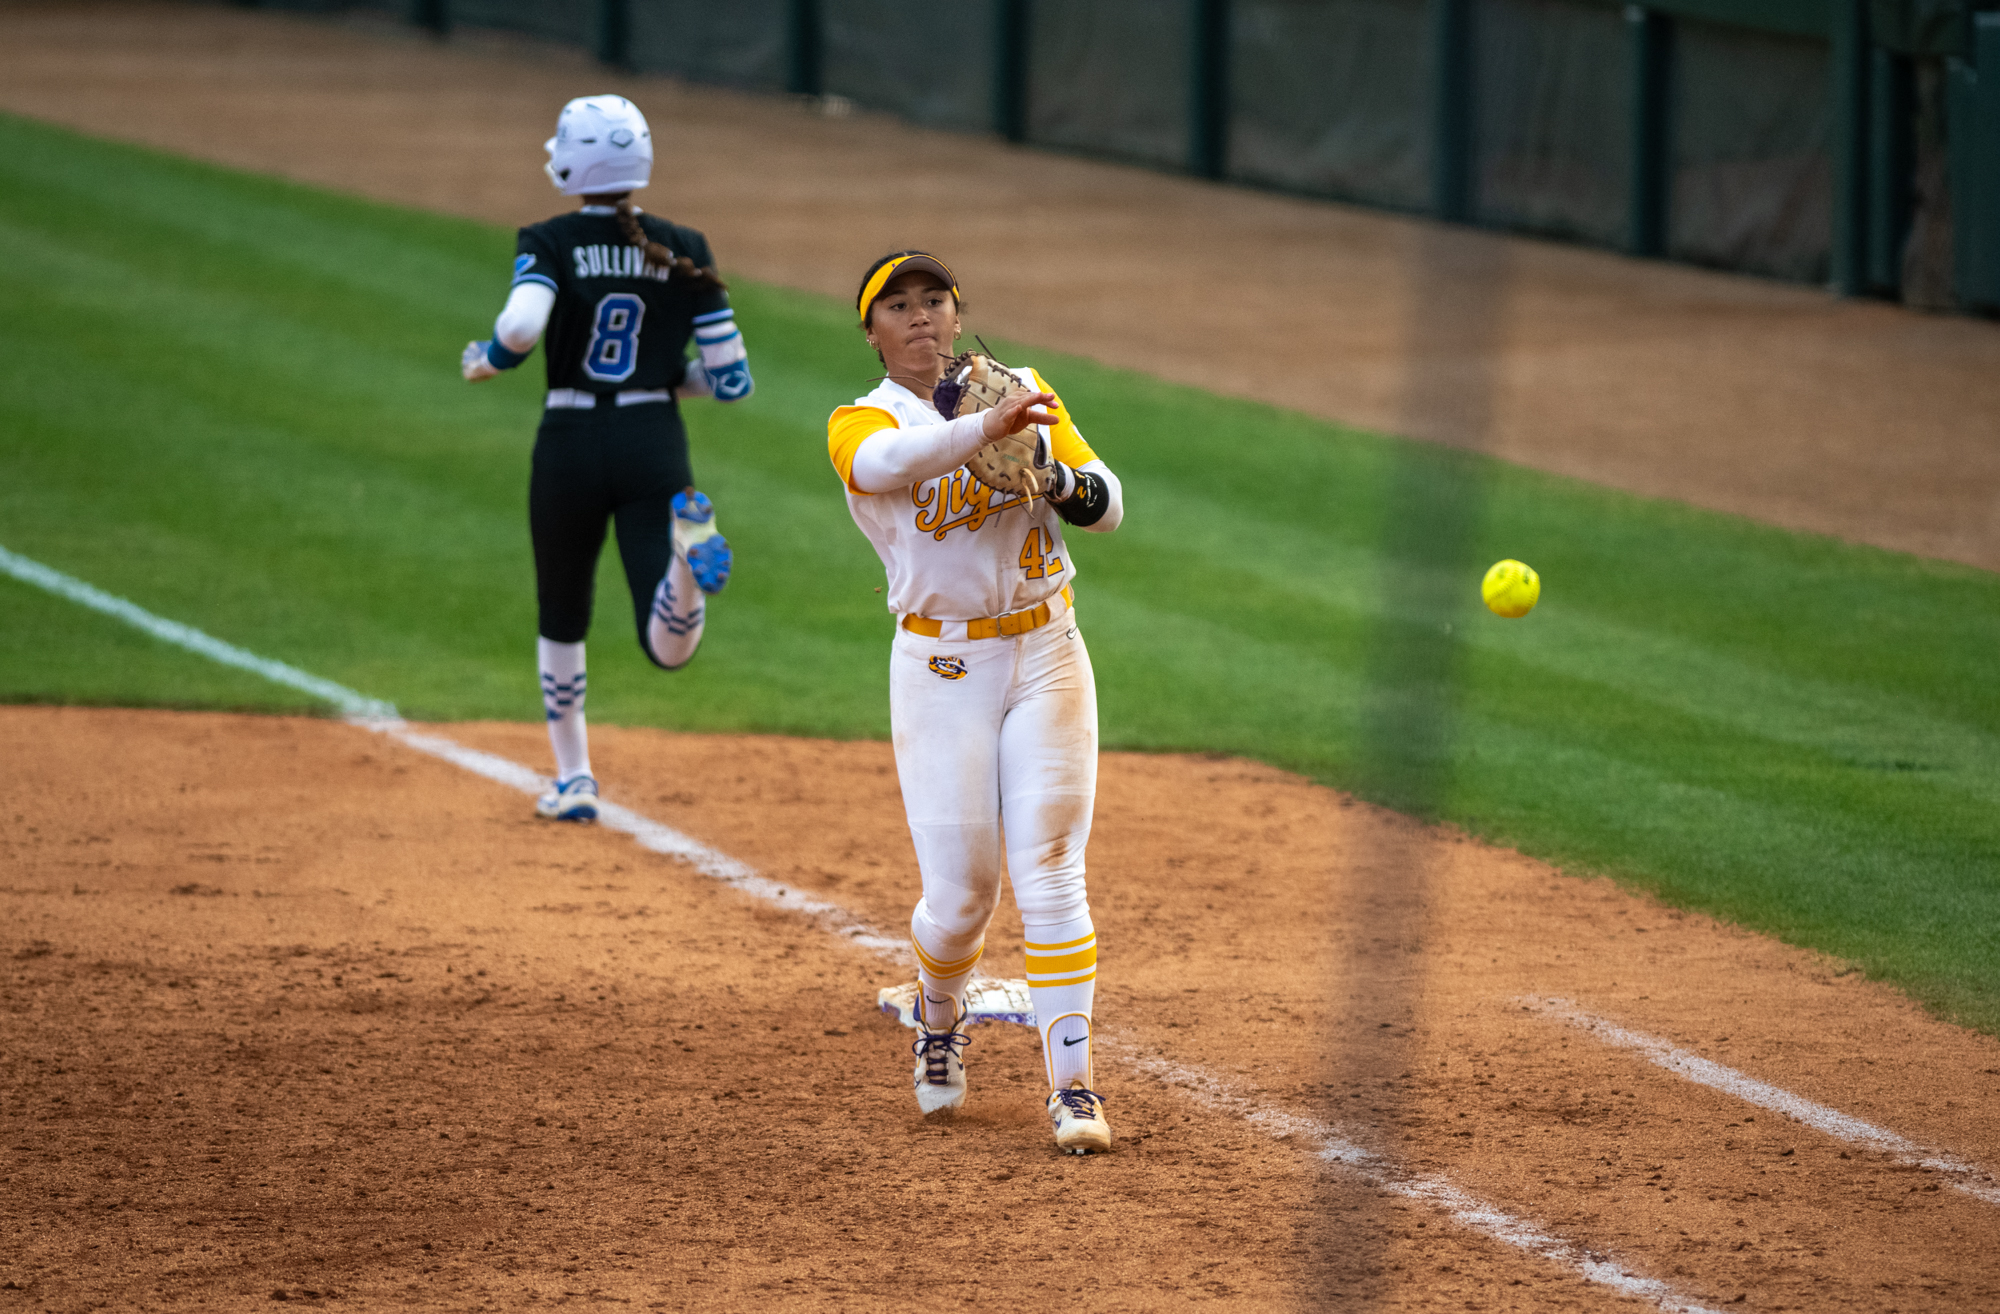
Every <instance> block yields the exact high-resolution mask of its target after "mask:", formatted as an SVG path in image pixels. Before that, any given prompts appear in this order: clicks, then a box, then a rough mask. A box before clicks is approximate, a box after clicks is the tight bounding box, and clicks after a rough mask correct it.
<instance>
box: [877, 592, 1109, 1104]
mask: <svg viewBox="0 0 2000 1314" xmlns="http://www.w3.org/2000/svg"><path fill="white" fill-rule="evenodd" d="M1057 605H1058V606H1059V607H1060V606H1061V604H1060V603H1058V604H1057ZM889 711H890V723H891V726H892V728H893V731H894V735H895V746H896V774H897V776H898V777H899V778H900V780H901V782H902V787H903V808H904V811H905V812H906V813H907V814H908V817H909V823H910V838H911V840H912V841H913V842H914V844H915V846H916V851H917V866H918V868H919V869H920V870H921V872H922V874H923V886H924V889H923V898H922V899H921V900H919V901H918V903H917V907H916V911H915V913H914V914H913V915H912V916H911V919H910V936H911V939H912V941H913V942H914V943H915V945H916V948H917V957H918V962H919V976H920V979H921V981H922V984H923V987H924V989H923V992H922V993H923V995H924V996H925V998H926V999H927V1000H929V1001H930V1002H931V1007H932V1011H931V1012H930V1013H928V1014H927V1019H928V1020H932V1021H939V1022H942V1021H947V1020H949V1019H950V1017H952V1016H955V1013H953V1014H946V1013H944V1010H943V1005H944V1003H945V998H946V997H949V998H950V999H952V1000H953V1001H955V1003H954V1008H956V1007H962V1006H963V1002H964V994H965V987H966V984H967V982H969V981H970V979H971V977H972V972H973V969H974V967H976V966H977V965H978V962H979V955H980V953H981V951H982V950H983V948H984V944H985V937H986V927H987V925H988V923H989V922H991V921H992V919H993V912H994V909H995V908H996V907H997V906H998V905H999V901H1000V877H1001V873H1002V871H1003V869H1004V870H1005V871H1006V873H1007V874H1008V875H1009V876H1010V877H1011V878H1012V880H1013V882H1014V902H1015V904H1016V905H1017V906H1018V907H1019V908H1020V910H1021V922H1022V928H1023V931H1024V932H1025V937H1026V939H1027V942H1028V947H1027V970H1028V984H1029V986H1030V987H1031V991H1032V994H1033V996H1034V1000H1035V1014H1036V1020H1037V1022H1038V1023H1039V1025H1040V1030H1041V1033H1042V1045H1043V1056H1044V1059H1045V1060H1046V1061H1047V1063H1048V1068H1049V1080H1050V1084H1051V1086H1052V1087H1054V1088H1065V1087H1067V1086H1068V1085H1069V1084H1070V1081H1071V1080H1072V1079H1076V1080H1081V1081H1082V1082H1083V1084H1084V1085H1085V1086H1089V1085H1090V1084H1091V1069H1090V1053H1089V1051H1090V1048H1091V1046H1090V1045H1089V1043H1088V1040H1089V1034H1090V1016H1091V1007H1092V1003H1093V1000H1094V997H1095V994H1096V985H1095V982H1096V979H1097V941H1096V935H1095V930H1094V928H1093V926H1092V924H1091V920H1090V909H1089V903H1088V899H1087V897H1086V894H1085V890H1084V846H1085V845H1086V844H1087V843H1088V841H1089V839H1090V822H1091V809H1092V806H1093V804H1094V802H1095V799H1096V794H1097V686H1096V683H1095V681H1094V679H1093V678H1092V675H1091V670H1090V653H1089V650H1088V649H1087V648H1085V646H1084V642H1083V636H1082V635H1081V633H1079V632H1078V630H1077V627H1076V617H1075V615H1074V613H1072V612H1069V611H1067V610H1066V609H1065V610H1063V611H1060V612H1058V614H1057V615H1055V616H1054V617H1053V618H1052V619H1051V620H1050V621H1049V623H1048V624H1046V625H1043V626H1042V627H1041V628H1040V629H1036V630H1030V631H1029V632H1028V633H1026V634H1020V635H1014V636H1011V637H1001V638H995V639H955V640H953V639H930V638H925V637H923V636H921V635H917V634H913V633H911V632H910V631H908V630H906V629H902V628H900V627H899V628H898V629H897V631H896V642H895V646H894V649H893V651H892V654H891V657H890V663H889Z"/></svg>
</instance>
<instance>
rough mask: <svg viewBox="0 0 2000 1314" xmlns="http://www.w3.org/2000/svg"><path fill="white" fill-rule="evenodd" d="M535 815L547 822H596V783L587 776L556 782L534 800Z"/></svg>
mask: <svg viewBox="0 0 2000 1314" xmlns="http://www.w3.org/2000/svg"><path fill="white" fill-rule="evenodd" d="M535 815H536V816H538V817H541V818H544V819H545V820H548V821H595V820H597V782H596V781H595V780H592V779H591V778H590V777H589V776H577V777H575V778H574V779H571V780H565V781H560V782H558V783H557V785H556V787H555V788H554V789H551V790H550V791H549V792H548V793H546V794H544V795H542V796H541V797H540V798H538V799H536V800H535Z"/></svg>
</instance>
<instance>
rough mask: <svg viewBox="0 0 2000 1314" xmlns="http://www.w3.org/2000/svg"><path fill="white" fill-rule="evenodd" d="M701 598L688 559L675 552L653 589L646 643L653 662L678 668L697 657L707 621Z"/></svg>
mask: <svg viewBox="0 0 2000 1314" xmlns="http://www.w3.org/2000/svg"><path fill="white" fill-rule="evenodd" d="M702 598H703V595H702V591H701V589H700V588H698V587H696V585H695V582H694V572H693V571H692V570H690V569H689V568H688V563H687V558H685V557H683V556H682V555H681V554H680V553H679V552H678V551H677V552H675V553H674V562H673V564H672V565H671V566H668V567H667V573H666V574H665V575H663V576H661V577H660V586H659V587H658V588H656V589H654V590H653V614H652V615H651V616H650V617H648V618H647V620H646V646H647V647H648V648H650V649H651V650H652V653H653V660H654V661H656V662H658V663H659V664H660V665H662V666H665V667H668V668H669V669H677V668H679V667H682V666H686V665H687V664H688V663H689V662H691V661H693V660H694V650H695V649H696V648H699V647H701V631H702V627H703V626H705V625H707V623H708V610H707V608H706V607H705V606H704V605H703V602H702ZM579 646H580V645H579Z"/></svg>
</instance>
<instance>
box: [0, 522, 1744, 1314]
mask: <svg viewBox="0 0 2000 1314" xmlns="http://www.w3.org/2000/svg"><path fill="white" fill-rule="evenodd" d="M0 571H4V572H5V573H6V574H9V575H12V576H13V577H14V578H15V579H18V580H21V581H22V582H24V583H27V584H33V585H35V586H36V587H38V588H43V589H47V590H48V591H49V592H51V593H54V594H56V595H57V596H59V597H64V598H68V599H69V600H70V601H72V602H76V603H80V604H81V605H83V606H85V607H89V608H90V609H91V610H93V611H99V612H103V613H104V614H105V615H107V616H114V617H116V618H118V619H119V620H122V621H124V622H126V623H127V624H129V625H132V626H134V627H136V628H138V629H141V630H144V631H145V632H146V633H148V634H150V635H152V636H153V637H154V638H156V639H159V640H161V641H163V642H165V643H171V644H173V645H175V646H176V647H179V648H184V649H186V650H187V651H189V652H194V653H199V654H200V655H202V656H204V657H209V658H212V659H213V660H215V661H218V662H221V663H223V664H224V665H226V666H233V667H236V668H238V669H239V670H245V671H249V672H251V673H253V674H256V675H261V676H263V677H264V678H265V679H267V680H270V681H272V682H273V683H276V684H281V685H284V686H285V687H287V688H290V689H297V690H299V691H300V692H301V693H307V694H311V695H312V696H313V697H315V698H318V699H321V700H322V701H324V702H327V703H330V704H332V705H333V707H335V708H336V709H337V710H339V711H340V712H341V714H342V715H343V716H344V717H345V718H346V719H347V720H348V722H349V723H351V724H353V725H356V726H359V727H361V728H362V729H365V730H370V731H373V732H374V733H376V734H380V735H384V736H386V737H388V738H390V739H394V740H395V741H396V742H398V743H400V744H403V745H406V746H407V747H409V748H413V749H415V750H416V751H418V752H420V753H427V754H429V755H430V756H432V757H435V758H439V759H441V760H443V761H446V762H449V763H451V764H452V765H453V766H456V767H460V768H462V769H464V770H466V771H470V772H472V773H473V774H474V775H478V776H483V777H484V778H486V779H488V780H491V781H494V782H495V783H497V784H502V785H506V786H507V787H509V788H511V789H517V790H520V791H521V792H522V793H526V794H539V793H540V792H542V791H543V790H544V789H547V788H548V787H549V783H550V782H549V781H548V779H547V778H546V777H544V776H542V775H540V774H538V773H536V772H535V771H532V770H530V769H529V768H527V767H524V766H522V765H521V764H520V763H518V762H511V761H509V760H508V759H506V758H504V757H499V756H496V755H494V754H492V753H485V752H481V751H480V750H478V749H475V748H467V747H466V746H465V745H463V744H460V743H456V742H454V741H453V740H450V739H446V738H444V737H443V736H441V735H432V734H424V733H421V732H419V731H417V730H413V729H412V728H411V727H410V726H409V724H408V723H407V722H405V721H404V720H403V719H402V718H401V717H400V716H398V715H397V714H396V709H395V706H394V705H393V704H391V703H385V702H382V701H381V700H379V699H375V698H368V697H365V696H363V695H361V694H359V693H356V692H355V691H354V690H352V689H349V688H347V687H346V686H344V685H339V684H335V683H334V682H333V681H331V680H323V679H321V678H320V677H318V676H316V675H309V674H307V673H306V672H304V671H301V670H299V669H298V668H297V667H295V666H287V665H286V664H285V663H283V662H279V661H273V660H271V659H270V658H268V657H259V656H258V655H257V654H256V653H253V652H250V651H247V650H246V649H243V648H239V647H237V646H236V645H234V644H231V643H225V642H223V641H222V640H220V639H217V638H213V637H212V636H210V635H207V634H204V633H202V632H201V631H200V630H197V629H194V628H192V627H190V626H187V625H183V624H181V623H180V622H178V621H170V620H167V619H166V618H165V617H162V616H157V615H154V614H153V613H152V612H150V611H147V610H146V609H145V608H143V607H141V606H138V605H137V604H136V603H131V602H127V601H126V600H125V599H123V598H120V597H116V596H114V595H112V594H109V593H106V592H104V591H103V590H101V589H98V588H95V587H93V586H91V585H89V584H86V583H84V582H83V581H82V580H80V579H77V578H75V577H74V576H71V575H65V574H63V573H62V572H61V571H59V570H53V569H51V568H50V567H48V566H44V565H42V564H41V563H40V562H38V561H32V560H30V559H28V558H27V557H23V556H18V555H16V554H15V553H12V552H9V551H8V550H7V549H6V548H4V547H0ZM598 823H599V824H600V825H602V826H605V827H607V828H609V829H611V830H615V831H618V832H620V833H622V834H626V835H630V836H631V837H632V838H633V839H635V840H637V841H638V842H639V845H640V847H642V848H645V849H649V850H651V851H652V852H654V853H660V854H664V855H666V856H668V857H671V858H676V859H678V860H680V861H682V862H685V863H686V864H688V865H689V866H690V867H693V868H694V869H695V870H696V871H698V872H700V873H701V874H702V875H704V876H708V877H712V878H713V879H715V880H719V881H722V882H723V883H725V884H727V885H730V886H732V887H734V888H735V889H738V890H740V891H742V892H743V893H744V894H747V895H749V896H750V897H751V898H753V899H757V900H760V901H761V902H764V903H767V904H770V905H772V906H773V907H778V908H785V909H788V910H790V911H792V912H796V913H800V914H802V915H804V916H805V917H807V918H809V919H811V920H812V921H814V922H816V923H817V924H819V925H820V927H821V928H822V929H825V930H827V931H829V932H831V933H832V934H834V935H837V936H839V937H840V938H842V939H844V940H846V941H848V942H849V943H851V944H857V945H860V946H861V947H863V948H866V949H869V950H872V951H873V952H875V953H876V954H879V955H881V956H883V957H885V958H890V959H894V960H896V961H898V962H906V961H907V960H908V954H909V949H908V946H907V945H906V944H905V943H904V942H903V941H902V940H899V939H895V938H893V937H890V936H885V935H883V934H882V933H881V932H879V931H877V930H875V929H874V928H873V927H871V926H869V925H868V924H867V923H866V922H864V921H862V920H861V919H860V918H858V917H856V916H855V915H854V914H853V913H851V912H849V911H848V910H847V909H845V908H842V907H840V906H839V905H838V904H833V903H828V902H826V901H825V900H822V899H816V898H813V897H811V896H810V895H806V894H803V893H801V892H800V891H798V890H794V889H792V888H790V887H789V886H786V885H781V884H779V883H778V882H777V881H773V880H770V879H769V878H767V877H764V876H760V875H758V874H757V872H756V871H755V870H754V869H753V868H751V867H749V866H746V865H745V864H743V863H741V862H738V861H737V860H736V859H734V858H732V857H730V856H729V855H728V854H726V853H722V852H720V851H719V850H716V849H713V848H710V847H709V846H708V845H706V844H703V843H702V842H701V841H700V840H697V839H695V838H693V837H692V836H689V835H683V834H681V833H680V832H679V831H677V830H674V829H673V828H672V827H670V826H664V825H661V824H660V823H659V822H657V821H654V820H652V819H651V818H648V817H644V816H641V815H640V814H638V813H637V812H634V811H632V810H631V809H630V808H625V807H620V806H619V805H618V804H616V803H602V802H600V804H599V811H598ZM1108 1039H1109V1038H1108V1037H1107V1040H1108ZM1105 1047H1106V1048H1107V1049H1112V1050H1116V1051H1118V1052H1120V1053H1122V1054H1123V1055H1124V1056H1125V1058H1126V1059H1127V1060H1128V1061H1129V1062H1130V1063H1131V1065H1132V1066H1133V1067H1134V1068H1135V1069H1137V1070H1138V1071H1141V1072H1144V1073H1146V1074H1147V1075H1148V1076H1151V1077H1153V1078H1155V1079H1156V1080H1158V1081H1161V1082H1163V1083H1165V1084H1167V1085H1170V1086H1174V1087H1177V1088H1179V1089H1181V1090H1184V1091H1186V1092H1187V1093H1188V1094H1189V1096H1190V1097H1192V1098H1193V1099H1194V1100H1196V1101H1197V1102H1199V1103H1201V1104H1203V1105H1205V1106H1207V1107H1209V1108H1212V1109H1216V1110H1219V1111H1221V1112H1225V1113H1229V1114H1232V1115H1234V1116H1237V1117H1241V1118H1243V1119H1244V1120H1246V1121H1248V1122H1250V1123H1252V1124H1253V1125H1255V1126H1257V1127H1258V1128H1259V1129H1261V1130H1263V1131H1264V1132H1266V1133H1267V1134H1269V1135H1271V1136H1274V1137H1284V1136H1295V1137H1298V1138H1299V1139H1302V1140H1305V1141H1306V1142H1307V1143H1308V1144H1310V1145H1311V1146H1312V1147H1313V1148H1314V1150H1315V1152H1316V1153H1317V1154H1318V1155H1319V1157H1320V1158H1322V1159H1324V1160H1326V1161H1327V1162H1329V1163H1335V1164H1339V1165H1341V1166H1343V1167H1345V1168H1348V1169H1350V1170H1352V1171H1354V1172H1355V1173H1357V1174H1358V1175H1359V1176H1360V1177H1361V1179H1362V1180H1363V1181H1365V1182H1367V1183H1368V1184H1369V1185H1371V1186H1374V1187H1376V1188H1377V1189H1380V1190H1383V1191H1387V1192H1389V1193H1391V1194H1394V1195H1400V1196H1403V1197H1404V1198H1406V1199H1410V1200H1416V1201H1420V1202H1422V1203H1424V1204H1428V1205H1431V1206H1433V1207H1435V1208H1437V1209H1440V1210H1442V1211H1443V1212H1444V1213H1445V1214H1447V1215H1449V1216H1450V1217H1451V1218H1452V1219H1453V1220H1454V1221H1456V1222H1457V1223H1459V1224H1460V1225H1461V1226H1463V1227H1465V1228H1467V1229H1468V1230H1470V1231H1473V1232H1478V1233H1482V1234H1484V1235H1486V1236H1488V1237H1492V1238H1493V1239H1495V1240H1498V1241H1502V1242H1504V1243H1506V1244H1508V1245H1511V1246H1517V1247H1519V1248H1521V1249H1523V1250H1526V1251H1528V1252H1529V1253H1530V1254H1533V1255H1535V1256H1537V1257H1539V1258H1542V1259H1546V1260H1549V1261H1551V1262H1553V1263H1556V1264H1560V1265H1562V1266H1563V1267H1565V1268H1568V1269H1570V1270H1571V1271H1572V1272H1574V1273H1575V1274H1577V1276H1579V1277H1581V1278H1583V1279H1585V1280H1586V1281H1589V1282H1595V1283H1598V1284H1599V1285H1602V1286H1606V1287H1609V1288H1611V1289H1612V1290H1614V1291H1617V1292H1618V1293H1620V1294H1621V1295H1627V1296H1638V1297H1640V1298H1642V1299H1645V1300H1650V1301H1651V1302H1653V1304H1655V1305H1657V1306H1658V1307H1659V1308H1660V1309H1662V1310H1664V1311H1666V1314H1719V1312H1718V1311H1715V1310H1712V1309H1709V1308H1708V1307H1706V1306H1704V1305H1698V1304H1695V1303H1694V1302H1693V1301H1690V1300H1688V1299H1687V1298H1685V1297H1683V1296H1681V1295H1680V1294H1679V1293H1677V1292H1676V1291H1675V1290H1674V1289H1673V1288H1672V1287H1671V1286H1669V1285H1668V1284H1667V1283H1664V1282H1661V1281H1659V1280H1658V1279H1656V1278H1644V1277H1637V1276H1634V1275H1633V1274H1630V1273H1627V1272H1625V1271H1624V1270H1623V1269H1622V1268H1620V1267H1619V1266H1618V1265H1617V1264H1616V1263H1613V1262H1612V1261H1611V1260H1610V1259H1609V1258H1608V1257H1606V1256H1603V1255H1598V1254H1593V1253H1592V1252H1590V1251H1588V1250H1586V1249H1585V1248H1584V1247H1582V1246H1580V1245H1578V1244H1576V1243H1575V1242H1572V1241H1565V1240H1562V1239H1561V1238H1559V1237H1555V1236H1551V1235H1549V1234H1548V1233H1546V1232H1544V1231H1542V1230H1541V1229H1540V1228H1538V1227H1536V1226H1535V1225H1534V1224H1533V1223H1530V1222H1528V1221H1526V1220H1525V1219H1521V1218H1516V1217H1515V1216H1514V1215H1512V1214H1509V1213H1508V1212H1506V1211H1505V1210H1503V1209H1500V1208H1497V1207H1495V1206H1493V1205H1489V1204H1486V1203H1485V1202H1483V1201H1481V1200H1479V1199H1478V1198H1476V1197H1474V1196H1471V1195H1468V1194H1466V1193H1465V1192H1464V1191H1461V1190H1460V1189H1459V1188H1458V1187H1456V1186H1453V1185H1452V1184H1451V1183H1450V1182H1448V1181H1446V1180H1445V1179H1444V1178H1442V1177H1437V1176H1431V1175H1425V1174H1411V1173H1407V1172H1405V1171H1403V1170H1402V1169H1400V1168H1398V1167H1397V1165H1396V1164H1395V1163H1394V1162H1393V1161H1392V1160H1390V1159H1388V1158H1386V1157H1384V1156H1382V1155H1379V1154H1376V1153H1374V1152H1373V1151H1370V1150H1365V1149H1362V1148H1361V1147H1360V1146H1359V1145H1356V1144H1355V1143H1354V1142H1353V1141H1351V1140H1349V1139H1347V1138H1346V1137H1345V1136H1343V1135H1341V1134H1340V1133H1339V1132H1337V1131H1336V1130H1335V1129H1334V1128H1332V1127H1330V1126H1328V1125H1327V1124H1325V1123H1321V1122H1318V1121H1316V1120H1314V1119H1312V1118H1303V1117H1299V1116H1298V1115H1296V1114H1290V1113H1286V1112H1284V1111H1282V1110H1279V1109H1272V1108H1268V1107H1266V1106H1264V1105H1261V1104H1258V1103H1256V1102H1255V1101H1253V1100H1250V1099H1248V1098H1247V1097H1245V1096H1244V1095H1242V1094H1240V1093H1239V1092H1237V1091H1236V1090H1235V1089H1234V1088H1233V1087H1231V1086H1230V1085H1229V1084H1228V1083H1227V1082H1225V1081H1223V1080H1222V1079H1221V1078H1219V1077H1216V1076H1214V1075H1213V1074H1211V1073H1209V1072H1206V1071H1204V1070H1203V1069H1201V1068H1195V1067H1187V1066H1183V1065H1180V1064H1173V1063H1167V1062H1165V1061H1164V1060H1161V1059H1155V1058H1147V1057H1144V1056H1142V1055H1140V1054H1139V1053H1138V1052H1137V1051H1136V1050H1133V1049H1132V1048H1131V1046H1129V1045H1127V1044H1121V1043H1118V1042H1111V1043H1109V1044H1107V1045H1106V1046H1105Z"/></svg>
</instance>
